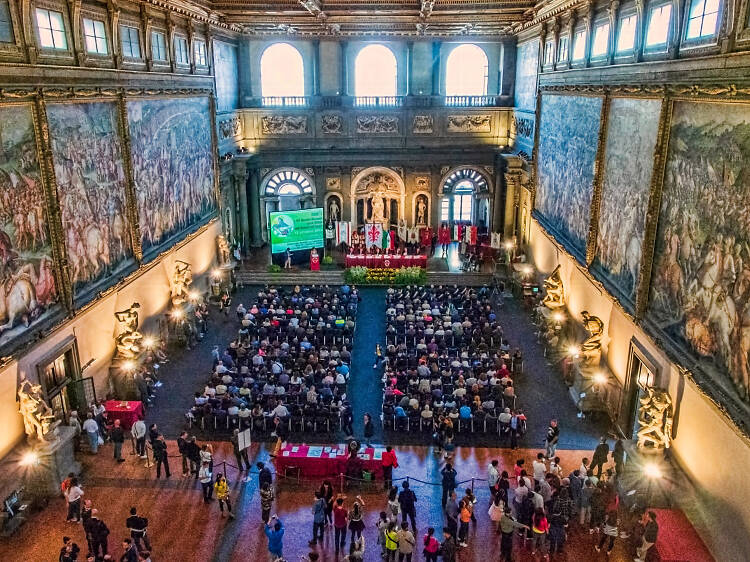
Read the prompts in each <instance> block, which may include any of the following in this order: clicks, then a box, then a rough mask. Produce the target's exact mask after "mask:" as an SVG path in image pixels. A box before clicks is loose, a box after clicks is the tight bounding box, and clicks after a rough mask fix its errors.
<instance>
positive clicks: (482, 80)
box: [445, 43, 489, 96]
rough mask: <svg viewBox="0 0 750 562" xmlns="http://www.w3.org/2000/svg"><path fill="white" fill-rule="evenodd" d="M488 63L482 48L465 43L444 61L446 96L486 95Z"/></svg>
mask: <svg viewBox="0 0 750 562" xmlns="http://www.w3.org/2000/svg"><path fill="white" fill-rule="evenodd" d="M488 69H489V64H488V62H487V55H486V54H485V52H484V49H482V48H481V47H478V46H477V45H473V44H471V43H465V44H463V45H459V46H458V47H456V48H455V49H453V50H452V51H451V52H450V54H449V55H448V60H447V61H446V63H445V95H446V96H486V95H487V76H488Z"/></svg>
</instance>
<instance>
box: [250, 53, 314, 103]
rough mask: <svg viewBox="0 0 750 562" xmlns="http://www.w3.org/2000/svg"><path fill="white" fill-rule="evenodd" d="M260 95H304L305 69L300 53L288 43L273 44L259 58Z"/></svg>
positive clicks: (267, 96) (266, 96)
mask: <svg viewBox="0 0 750 562" xmlns="http://www.w3.org/2000/svg"><path fill="white" fill-rule="evenodd" d="M260 90H261V95H262V96H263V97H265V98H269V97H292V96H304V95H305V69H304V63H303V62H302V55H301V54H300V52H299V51H298V50H297V49H295V48H294V47H292V46H291V45H290V44H289V43H274V44H273V45H270V46H269V47H268V48H266V50H265V51H263V56H261V58H260Z"/></svg>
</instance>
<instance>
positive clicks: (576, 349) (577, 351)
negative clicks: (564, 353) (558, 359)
mask: <svg viewBox="0 0 750 562" xmlns="http://www.w3.org/2000/svg"><path fill="white" fill-rule="evenodd" d="M580 353H581V350H580V348H579V347H578V346H577V345H571V346H570V347H569V348H568V355H570V356H571V357H578V355H579V354H580Z"/></svg>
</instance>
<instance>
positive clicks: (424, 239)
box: [419, 227, 432, 246]
mask: <svg viewBox="0 0 750 562" xmlns="http://www.w3.org/2000/svg"><path fill="white" fill-rule="evenodd" d="M419 243H420V244H422V246H429V245H430V244H432V229H431V228H429V227H422V229H421V230H420V231H419Z"/></svg>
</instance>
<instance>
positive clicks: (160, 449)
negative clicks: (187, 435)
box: [151, 433, 172, 478]
mask: <svg viewBox="0 0 750 562" xmlns="http://www.w3.org/2000/svg"><path fill="white" fill-rule="evenodd" d="M151 448H152V449H153V450H154V460H155V461H156V477H157V478H161V467H162V466H164V476H165V477H167V478H169V477H170V476H172V473H171V472H169V458H167V443H166V441H164V436H163V435H162V434H161V433H160V434H159V435H158V436H157V437H156V439H154V441H153V443H151Z"/></svg>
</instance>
